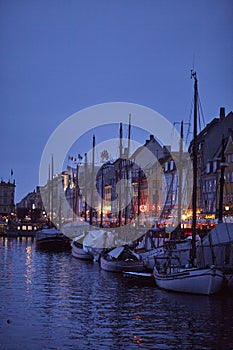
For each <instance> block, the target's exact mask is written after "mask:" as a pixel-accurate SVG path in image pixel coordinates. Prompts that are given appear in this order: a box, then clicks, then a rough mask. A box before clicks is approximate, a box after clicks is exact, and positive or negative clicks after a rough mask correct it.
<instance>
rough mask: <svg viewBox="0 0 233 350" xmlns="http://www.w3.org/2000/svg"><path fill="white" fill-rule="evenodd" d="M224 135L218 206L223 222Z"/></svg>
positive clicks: (220, 220) (220, 218) (219, 220)
mask: <svg viewBox="0 0 233 350" xmlns="http://www.w3.org/2000/svg"><path fill="white" fill-rule="evenodd" d="M224 144H225V142H224V135H223V136H222V150H221V162H220V168H221V175H220V181H219V185H220V189H219V207H218V210H219V212H218V222H219V223H221V222H222V217H223V188H224V172H225V167H226V160H225V154H224V147H225V145H224Z"/></svg>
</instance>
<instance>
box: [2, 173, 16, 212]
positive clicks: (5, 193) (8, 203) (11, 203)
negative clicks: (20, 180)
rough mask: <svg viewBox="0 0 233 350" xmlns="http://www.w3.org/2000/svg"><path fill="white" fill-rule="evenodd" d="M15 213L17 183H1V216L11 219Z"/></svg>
mask: <svg viewBox="0 0 233 350" xmlns="http://www.w3.org/2000/svg"><path fill="white" fill-rule="evenodd" d="M14 211H15V182H11V181H8V182H5V181H3V180H1V182H0V216H2V217H9V216H10V214H11V213H14Z"/></svg>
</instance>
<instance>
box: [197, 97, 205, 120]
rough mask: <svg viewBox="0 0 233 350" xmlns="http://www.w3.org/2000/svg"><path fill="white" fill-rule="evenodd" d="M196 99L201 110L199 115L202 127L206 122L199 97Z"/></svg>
mask: <svg viewBox="0 0 233 350" xmlns="http://www.w3.org/2000/svg"><path fill="white" fill-rule="evenodd" d="M198 101H199V103H198V104H199V106H200V112H201V116H202V121H203V125H204V127H205V126H206V122H205V115H204V113H203V108H202V104H201V99H200V97H199V96H198Z"/></svg>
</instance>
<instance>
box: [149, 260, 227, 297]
mask: <svg viewBox="0 0 233 350" xmlns="http://www.w3.org/2000/svg"><path fill="white" fill-rule="evenodd" d="M154 278H155V282H156V284H157V286H158V287H159V288H161V289H165V290H167V291H173V292H179V293H191V294H203V295H211V294H216V293H218V292H219V291H220V290H221V289H222V287H223V273H222V271H221V270H220V269H217V268H216V267H215V266H211V267H209V268H203V269H201V268H196V267H190V268H181V267H179V266H177V265H174V266H172V265H171V261H169V259H168V258H167V259H166V260H165V261H164V263H163V264H162V266H161V267H160V265H159V264H158V263H157V264H155V267H154Z"/></svg>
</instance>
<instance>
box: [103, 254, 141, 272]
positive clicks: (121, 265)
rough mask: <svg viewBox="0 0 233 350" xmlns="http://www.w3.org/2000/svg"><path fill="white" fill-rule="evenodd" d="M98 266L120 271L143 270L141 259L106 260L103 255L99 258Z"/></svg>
mask: <svg viewBox="0 0 233 350" xmlns="http://www.w3.org/2000/svg"><path fill="white" fill-rule="evenodd" d="M100 266H101V268H102V269H103V270H105V271H111V272H122V271H126V272H128V271H133V272H142V271H143V270H144V265H143V261H141V260H138V261H131V260H128V261H124V260H123V261H122V260H114V261H108V260H106V259H105V258H104V257H103V256H101V258H100Z"/></svg>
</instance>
